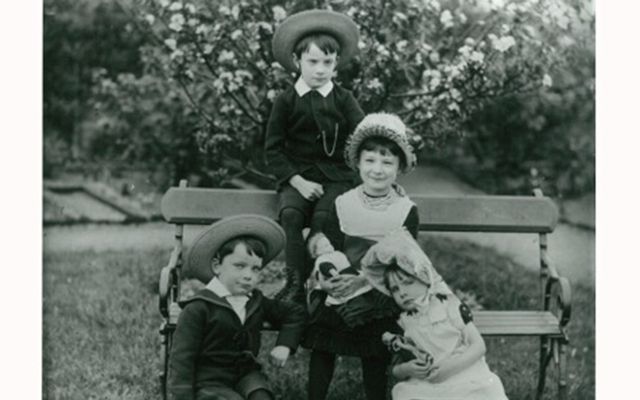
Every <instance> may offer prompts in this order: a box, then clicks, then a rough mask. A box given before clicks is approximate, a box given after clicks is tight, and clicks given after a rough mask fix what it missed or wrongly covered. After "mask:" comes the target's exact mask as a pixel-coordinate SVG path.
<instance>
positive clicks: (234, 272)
mask: <svg viewBox="0 0 640 400" xmlns="http://www.w3.org/2000/svg"><path fill="white" fill-rule="evenodd" d="M284 240H285V239H284V232H283V231H282V228H280V226H279V225H278V224H277V223H275V222H274V221H272V220H270V219H268V218H265V217H262V216H257V215H238V216H234V217H230V218H226V219H223V220H221V221H218V222H216V223H215V224H213V225H212V226H211V227H209V228H208V229H207V230H205V231H204V232H203V233H202V234H201V235H200V236H199V237H198V238H197V239H196V240H195V241H194V244H193V246H192V247H191V249H190V251H189V254H188V256H187V272H188V273H190V274H191V275H192V276H193V277H195V278H197V279H198V280H200V281H202V282H205V283H207V285H206V287H205V288H204V289H203V290H201V291H199V292H198V293H196V294H195V295H194V296H193V297H191V298H190V299H188V300H186V301H184V302H181V303H180V306H181V307H183V310H182V312H181V313H180V317H179V319H178V324H177V327H176V331H175V333H174V336H173V346H172V349H171V355H170V364H169V392H170V393H171V395H172V396H173V398H174V399H177V400H183V399H189V400H194V399H196V400H205V399H218V398H224V399H230V400H236V399H237V400H243V399H250V400H259V399H260V400H261V399H273V398H274V396H273V393H272V392H271V389H270V388H269V385H268V382H267V378H266V376H265V375H264V374H263V373H262V372H261V366H260V364H259V363H258V361H257V360H256V357H257V356H258V352H259V350H260V331H261V329H262V326H263V322H264V321H268V322H269V323H271V325H272V326H273V327H274V328H275V329H277V330H279V334H278V338H277V340H276V345H275V347H274V348H273V350H271V357H270V360H271V362H272V363H273V364H275V365H277V366H283V365H284V364H285V362H286V361H287V358H288V357H289V354H290V353H291V352H292V351H294V350H295V349H296V348H297V346H298V342H299V341H300V337H301V334H302V331H303V328H304V322H305V312H304V309H303V308H302V306H300V305H297V304H294V303H287V302H283V301H278V300H272V299H268V298H266V297H264V296H263V295H262V293H261V292H260V291H259V290H257V289H256V285H257V283H258V281H259V274H260V271H261V270H262V268H263V266H264V265H265V264H267V263H268V262H269V261H271V260H272V259H273V258H274V257H275V256H276V255H277V254H278V253H279V252H280V251H281V250H282V247H283V246H284Z"/></svg>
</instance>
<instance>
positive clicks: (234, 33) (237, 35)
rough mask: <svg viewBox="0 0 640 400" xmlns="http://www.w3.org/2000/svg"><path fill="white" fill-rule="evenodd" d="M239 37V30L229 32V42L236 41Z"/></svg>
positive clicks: (240, 33)
mask: <svg viewBox="0 0 640 400" xmlns="http://www.w3.org/2000/svg"><path fill="white" fill-rule="evenodd" d="M240 36H242V31H241V30H240V29H236V30H235V31H233V32H231V40H236V39H238V38H239V37H240Z"/></svg>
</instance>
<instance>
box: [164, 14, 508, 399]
mask: <svg viewBox="0 0 640 400" xmlns="http://www.w3.org/2000/svg"><path fill="white" fill-rule="evenodd" d="M358 40H359V35H358V29H357V27H356V25H355V24H354V23H353V21H352V20H351V19H349V18H348V17H346V16H345V15H343V14H339V13H335V12H331V11H326V10H311V11H305V12H301V13H298V14H295V15H293V16H291V17H289V18H287V19H286V20H285V21H284V22H283V23H282V24H281V25H280V26H279V27H278V29H277V30H276V32H275V35H274V39H273V51H274V56H275V58H276V60H277V61H278V62H279V63H280V64H282V65H283V66H284V67H285V68H286V69H288V70H290V71H293V72H296V73H297V74H298V79H297V81H296V83H295V85H294V86H293V87H291V88H289V89H287V90H285V91H284V92H283V93H282V94H280V95H279V96H278V97H277V98H276V99H275V102H274V105H273V109H272V113H271V116H270V118H269V122H268V125H267V136H266V142H265V155H266V159H267V162H268V165H269V167H270V168H271V172H273V173H274V174H275V175H276V177H277V179H278V193H279V197H280V201H279V219H280V224H281V225H282V228H284V230H283V229H282V228H281V227H280V226H278V225H277V224H276V223H275V222H274V221H272V220H270V219H267V218H264V217H261V216H256V215H239V216H235V217H231V218H227V219H224V220H221V221H219V222H217V223H215V224H213V225H212V226H211V227H210V228H209V229H207V230H206V231H204V232H203V233H202V234H201V235H200V236H199V237H198V238H197V239H196V240H195V241H194V244H193V245H192V247H191V249H190V251H189V254H188V257H187V260H186V265H187V267H188V269H189V270H190V272H191V274H192V275H193V276H194V277H196V278H198V279H199V280H201V281H202V282H205V283H206V287H205V289H203V290H202V291H200V292H198V293H197V294H196V295H195V296H193V297H192V298H190V299H188V300H187V301H184V302H182V303H181V304H180V305H181V306H182V307H183V310H182V312H181V314H180V317H179V320H178V324H177V328H176V331H175V334H174V336H173V346H172V350H171V356H170V371H169V391H170V392H171V393H172V394H173V396H174V398H176V399H190V400H191V399H202V400H205V399H233V400H241V399H251V400H257V399H273V398H274V397H273V394H272V392H271V390H270V388H269V385H268V382H267V379H266V377H265V375H264V374H263V373H262V372H261V366H260V364H259V363H258V362H257V360H256V357H257V355H258V352H259V349H260V331H261V328H262V325H263V322H264V321H268V322H270V323H271V324H272V326H274V327H275V328H276V329H278V330H279V334H278V338H277V340H276V346H275V347H274V348H273V349H272V351H271V353H270V358H271V361H272V362H273V363H274V364H276V365H278V366H282V365H284V363H285V362H286V360H287V358H288V357H289V355H290V354H291V353H292V352H294V351H295V349H296V348H297V346H298V344H299V343H300V342H301V341H303V340H304V345H305V347H308V348H310V349H311V350H312V352H311V360H310V366H309V399H312V400H313V399H324V398H325V397H326V395H327V392H328V388H329V384H330V382H331V379H332V375H333V371H334V368H335V359H336V356H337V355H338V354H341V355H355V356H359V357H360V358H361V359H362V369H363V380H364V386H365V393H366V396H367V398H368V399H384V398H385V397H386V392H387V390H386V382H387V376H386V372H387V366H388V363H389V357H390V356H389V353H388V352H387V350H386V347H385V344H384V342H383V340H382V339H383V334H384V338H385V340H386V342H387V343H389V346H390V347H391V348H392V349H396V350H399V351H398V353H397V354H401V353H402V354H405V356H406V355H407V354H409V355H412V354H413V355H414V356H415V355H417V356H415V357H408V358H407V357H405V358H404V359H402V358H398V356H397V354H396V356H394V359H393V362H392V367H391V372H392V374H393V375H394V376H395V377H396V378H397V379H399V380H400V382H399V383H398V384H397V385H395V387H394V388H393V392H392V394H393V398H394V399H399V400H401V399H407V400H408V399H445V398H447V399H452V398H456V399H495V400H502V399H506V397H505V395H504V390H503V389H502V384H501V382H500V379H499V378H498V377H497V376H496V375H494V374H493V373H491V371H489V369H488V367H487V365H486V363H485V362H484V357H483V355H484V352H485V347H484V342H483V340H482V337H481V336H480V334H479V333H478V331H477V329H476V328H475V327H474V325H473V318H472V316H471V313H470V311H469V309H468V308H466V306H465V305H464V304H463V303H461V302H460V301H459V300H458V299H457V298H456V297H455V295H453V293H452V292H451V290H450V289H449V288H448V287H447V285H446V284H445V283H444V282H443V281H442V279H441V278H440V276H439V275H438V274H437V272H435V270H434V269H433V267H432V266H431V263H430V261H429V259H428V257H427V256H426V255H425V254H424V253H423V252H422V251H421V250H420V248H419V246H418V245H417V244H416V243H415V241H414V239H413V238H412V237H411V236H410V235H409V233H408V232H409V231H410V232H411V234H412V235H413V236H414V237H415V235H416V234H417V228H418V225H419V218H418V214H417V208H416V206H415V204H413V202H411V200H409V199H408V197H407V196H406V195H405V193H404V190H403V189H402V188H401V187H399V186H398V185H397V184H396V182H395V180H396V177H397V175H398V173H404V172H408V171H410V170H411V169H412V168H413V166H414V165H415V162H416V159H415V154H414V152H413V148H412V147H411V145H410V144H409V141H408V138H407V132H406V127H405V126H404V124H403V123H402V121H400V119H399V118H397V117H396V116H393V115H390V114H373V115H369V116H367V117H366V118H365V116H364V113H363V112H362V109H361V108H360V106H359V105H358V103H357V101H356V100H355V98H354V97H353V95H352V94H351V92H349V91H348V90H346V89H344V88H342V87H340V86H339V85H337V84H335V83H334V82H333V80H332V79H333V77H334V75H335V73H336V69H337V68H339V67H341V66H343V65H345V64H346V63H348V61H349V60H350V59H351V58H352V57H353V56H354V54H355V53H356V51H357V43H358ZM354 130H355V131H356V133H355V134H353V132H354ZM356 171H357V173H358V175H359V178H360V181H361V184H360V185H359V186H357V187H355V188H353V187H354V185H355V184H356V182H357V178H358V175H356V173H355V172H356ZM305 226H309V227H310V228H311V235H310V240H309V245H310V246H309V250H310V253H311V256H312V257H313V258H317V259H316V270H315V272H314V275H313V278H314V279H313V280H312V285H311V287H310V289H311V290H310V291H311V292H312V293H316V295H318V294H320V297H319V299H320V300H321V301H320V302H319V303H318V302H316V305H315V306H314V307H313V308H310V309H309V312H310V315H309V322H308V323H307V322H306V318H307V314H306V313H305V309H304V307H303V304H305V302H304V299H305V290H304V287H303V284H304V281H305V280H306V279H307V277H308V276H309V274H310V272H311V271H310V269H311V268H309V267H308V265H309V264H310V262H309V261H310V260H309V255H308V253H307V249H306V248H305V241H304V239H303V236H302V229H303V228H304V227H305ZM283 247H284V248H285V263H286V271H287V285H286V286H285V289H283V291H281V292H280V293H279V294H278V295H277V296H276V299H269V298H266V297H264V296H263V295H262V293H261V292H260V291H259V290H257V289H256V285H257V283H258V281H259V273H260V270H261V269H262V267H263V266H264V265H265V264H266V263H268V262H269V261H270V260H271V259H273V257H275V256H276V255H277V254H278V253H279V251H280V250H281V249H282V248H283ZM363 256H364V257H363ZM374 288H375V289H377V290H374ZM385 295H386V296H385ZM289 300H292V301H293V302H292V301H289ZM391 300H393V301H391ZM394 302H395V304H394ZM398 315H399V317H398ZM396 318H399V319H398V320H397V324H398V325H399V326H400V327H401V328H402V330H403V331H404V334H403V335H404V336H402V335H393V334H391V333H390V332H391V331H394V332H399V331H398V329H397V328H398V325H396V323H395V321H396ZM305 329H306V331H305ZM303 332H304V334H303ZM385 332H386V333H385ZM303 336H304V337H303ZM400 350H402V351H400ZM421 355H425V356H424V357H422V356H421ZM427 359H428V360H429V362H426V360H427ZM431 362H432V363H431Z"/></svg>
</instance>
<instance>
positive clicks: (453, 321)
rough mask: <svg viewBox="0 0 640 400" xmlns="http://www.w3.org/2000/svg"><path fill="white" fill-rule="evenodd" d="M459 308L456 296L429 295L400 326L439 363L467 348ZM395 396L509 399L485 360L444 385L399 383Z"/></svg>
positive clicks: (398, 398)
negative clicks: (417, 309) (419, 307)
mask: <svg viewBox="0 0 640 400" xmlns="http://www.w3.org/2000/svg"><path fill="white" fill-rule="evenodd" d="M459 305H460V301H459V300H458V299H457V298H456V297H455V296H454V295H453V294H449V295H447V296H446V299H445V298H444V297H443V296H436V295H435V294H434V295H430V296H429V298H428V300H427V301H426V302H424V303H423V305H422V307H421V309H420V310H419V311H417V312H414V313H412V314H408V313H406V312H405V313H402V314H401V316H400V318H399V320H398V324H399V325H400V326H401V327H402V328H403V330H404V335H405V336H407V337H410V338H411V339H413V341H414V342H415V343H416V344H417V345H418V346H419V347H422V348H423V349H424V350H426V351H428V352H429V353H430V354H431V355H432V356H433V357H434V362H438V361H439V360H442V359H445V358H447V357H449V356H451V355H454V354H457V353H460V352H463V351H464V350H465V349H466V347H467V346H468V343H466V341H465V338H464V334H463V329H464V325H465V324H464V321H463V320H462V317H461V315H460V311H459ZM392 397H393V399H394V400H427V399H428V400H438V399H441V400H445V399H446V400H463V399H464V400H507V397H506V395H505V393H504V388H503V386H502V382H501V381H500V378H499V377H498V376H497V375H496V374H494V373H493V372H491V370H489V366H488V365H487V363H486V361H485V359H484V357H482V358H481V359H479V360H478V361H476V362H475V363H474V364H472V365H470V366H469V367H468V368H466V369H464V370H463V371H461V372H460V373H458V374H456V375H454V376H451V377H450V378H448V379H447V380H446V381H443V382H439V383H431V382H428V381H426V380H420V379H413V378H412V379H409V380H405V381H402V382H399V383H397V384H396V385H395V386H394V387H393V390H392Z"/></svg>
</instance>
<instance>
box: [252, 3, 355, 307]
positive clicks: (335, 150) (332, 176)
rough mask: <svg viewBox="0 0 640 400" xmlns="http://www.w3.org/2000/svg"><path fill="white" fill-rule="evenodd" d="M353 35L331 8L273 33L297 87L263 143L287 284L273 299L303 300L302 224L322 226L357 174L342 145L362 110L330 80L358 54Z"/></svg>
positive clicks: (278, 103) (279, 103) (285, 96)
mask: <svg viewBox="0 0 640 400" xmlns="http://www.w3.org/2000/svg"><path fill="white" fill-rule="evenodd" d="M358 40H359V33H358V28H357V26H356V25H355V23H354V22H353V21H352V20H351V19H350V18H349V17H347V16H346V15H344V14H340V13H336V12H333V11H328V10H309V11H304V12H300V13H297V14H294V15H292V16H290V17H288V18H287V19H286V20H285V21H284V22H283V23H282V24H281V25H280V26H279V27H278V28H277V29H276V32H275V34H274V37H273V55H274V57H275V59H276V61H278V62H279V63H280V64H281V65H282V66H283V67H284V68H285V69H287V70H289V71H291V72H295V73H296V74H298V79H297V81H296V83H295V85H294V86H293V87H289V88H288V89H286V90H285V91H284V92H283V93H281V94H280V95H279V96H278V97H277V98H276V99H275V101H274V104H273V108H272V110H271V116H270V118H269V122H268V124H267V132H266V141H265V157H266V161H267V165H268V166H269V168H270V171H271V172H272V173H273V174H274V175H275V176H276V178H277V180H278V192H279V196H280V201H279V218H280V223H281V224H282V227H283V228H284V230H285V233H286V236H287V244H286V249H285V255H286V272H287V285H286V286H285V289H284V290H283V291H282V292H280V293H279V294H278V295H277V298H287V299H289V298H291V299H295V300H296V301H299V302H301V303H303V302H304V289H303V282H304V281H305V280H306V278H307V276H308V275H309V273H310V271H309V268H307V264H308V260H307V256H306V253H305V246H304V239H303V236H302V229H303V228H304V227H305V226H310V227H311V228H312V229H314V228H315V229H317V228H319V227H321V226H322V225H323V223H324V220H325V218H326V216H327V215H328V213H329V210H330V209H331V206H332V204H333V200H334V199H335V198H336V196H338V195H339V194H341V193H343V192H345V191H346V190H348V189H349V188H351V187H352V186H353V184H354V181H355V178H356V176H355V175H354V174H353V172H352V171H351V170H350V169H349V168H348V167H347V166H346V164H345V160H344V148H345V143H346V141H347V138H348V137H349V135H351V133H352V132H353V130H354V128H355V127H356V125H357V124H358V122H360V120H361V119H362V118H363V117H364V113H363V112H362V109H361V108H360V106H359V105H358V102H357V101H356V99H355V98H354V96H353V95H352V94H351V92H350V91H348V90H346V89H344V88H342V87H340V86H339V85H337V84H335V83H334V82H333V81H332V78H333V77H334V75H335V72H336V69H337V68H340V67H343V66H345V65H348V63H349V61H350V60H351V59H352V58H353V56H354V55H355V54H356V52H357V49H358Z"/></svg>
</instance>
